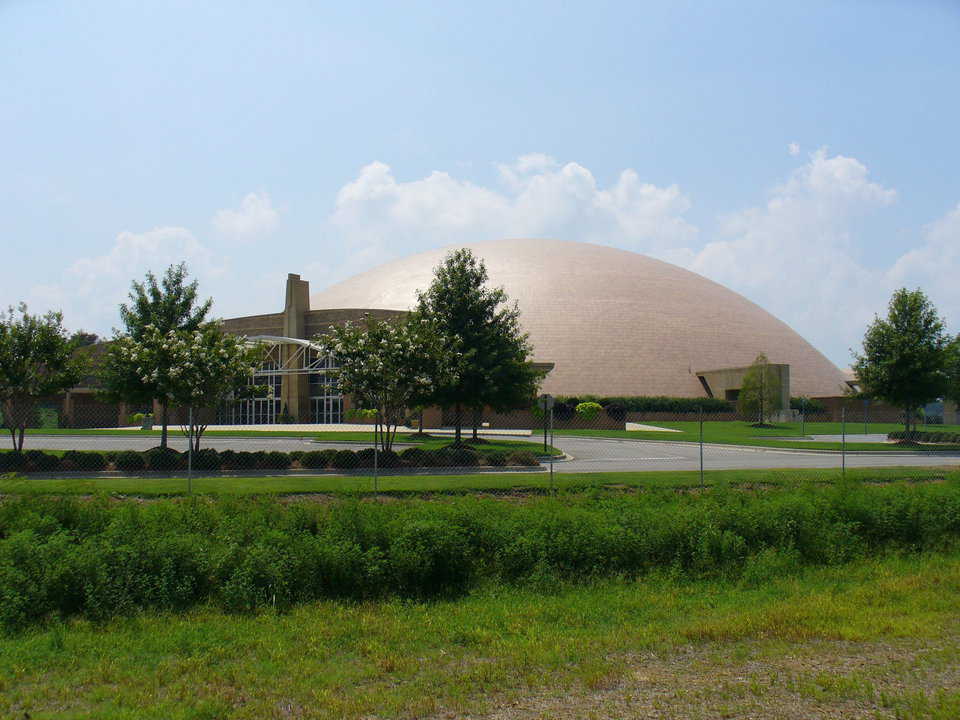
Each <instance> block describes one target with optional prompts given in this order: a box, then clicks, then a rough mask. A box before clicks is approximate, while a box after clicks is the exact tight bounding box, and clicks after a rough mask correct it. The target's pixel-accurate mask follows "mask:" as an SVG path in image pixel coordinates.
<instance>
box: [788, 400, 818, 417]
mask: <svg viewBox="0 0 960 720" xmlns="http://www.w3.org/2000/svg"><path fill="white" fill-rule="evenodd" d="M790 409H791V410H802V411H803V414H804V415H820V414H822V413H825V412H826V411H827V408H826V406H825V405H824V404H823V403H822V402H821V401H819V400H814V399H813V398H803V397H792V398H790Z"/></svg>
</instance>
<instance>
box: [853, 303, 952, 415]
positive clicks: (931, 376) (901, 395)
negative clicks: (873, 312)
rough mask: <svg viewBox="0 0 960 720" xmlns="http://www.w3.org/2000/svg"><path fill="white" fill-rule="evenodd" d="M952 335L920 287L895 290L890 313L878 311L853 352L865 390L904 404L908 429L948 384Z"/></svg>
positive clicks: (940, 395) (874, 396) (895, 402)
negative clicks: (859, 350)
mask: <svg viewBox="0 0 960 720" xmlns="http://www.w3.org/2000/svg"><path fill="white" fill-rule="evenodd" d="M948 342H949V337H948V335H947V334H946V332H945V330H944V325H943V321H942V320H941V319H940V317H939V315H938V314H937V311H936V308H934V307H933V305H932V304H931V303H930V300H929V299H927V296H926V295H925V294H924V293H923V291H922V290H919V289H917V290H907V289H906V288H901V289H900V290H897V291H896V292H895V293H894V294H893V297H892V298H891V299H890V303H889V306H888V310H887V317H886V318H880V317H875V318H874V321H873V322H872V323H871V324H870V327H869V328H867V332H866V334H865V335H864V338H863V352H862V354H861V353H854V365H853V371H854V373H855V374H856V376H857V380H858V382H859V384H860V388H861V390H862V392H863V393H864V394H865V395H867V396H868V397H872V398H877V399H880V400H884V401H886V402H888V403H890V404H891V405H894V406H896V407H899V408H903V411H904V425H905V428H906V429H907V430H908V431H909V430H910V422H911V420H913V421H914V424H915V423H916V414H917V411H918V410H919V409H920V408H921V407H923V406H924V405H925V404H926V403H928V402H931V401H933V400H936V399H937V398H940V397H942V396H943V395H944V394H946V393H947V391H948V390H949V381H948V374H947V365H948V357H949V355H948V349H947V346H948Z"/></svg>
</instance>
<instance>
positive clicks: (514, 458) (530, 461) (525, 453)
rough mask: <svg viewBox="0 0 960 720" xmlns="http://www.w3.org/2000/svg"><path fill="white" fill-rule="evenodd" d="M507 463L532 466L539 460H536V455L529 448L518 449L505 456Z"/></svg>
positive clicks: (537, 463) (538, 462)
mask: <svg viewBox="0 0 960 720" xmlns="http://www.w3.org/2000/svg"><path fill="white" fill-rule="evenodd" d="M507 464H508V465H525V466H528V467H534V466H535V465H539V464H540V461H539V460H537V456H536V455H534V454H533V453H532V452H530V451H529V450H518V451H516V452H512V453H510V454H509V455H508V456H507Z"/></svg>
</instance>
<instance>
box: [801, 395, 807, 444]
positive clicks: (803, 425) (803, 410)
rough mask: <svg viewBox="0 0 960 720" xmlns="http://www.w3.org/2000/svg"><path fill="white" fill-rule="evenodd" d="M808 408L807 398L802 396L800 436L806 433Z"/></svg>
mask: <svg viewBox="0 0 960 720" xmlns="http://www.w3.org/2000/svg"><path fill="white" fill-rule="evenodd" d="M806 409H807V399H806V398H805V397H803V396H801V397H800V437H803V436H804V435H806V432H804V431H805V430H806V422H805V417H806Z"/></svg>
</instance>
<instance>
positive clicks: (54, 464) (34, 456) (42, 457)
mask: <svg viewBox="0 0 960 720" xmlns="http://www.w3.org/2000/svg"><path fill="white" fill-rule="evenodd" d="M23 469H24V470H25V471H26V472H52V471H54V470H59V469H60V458H58V457H57V456H56V455H49V454H47V453H45V452H43V450H27V451H26V452H25V453H23Z"/></svg>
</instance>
